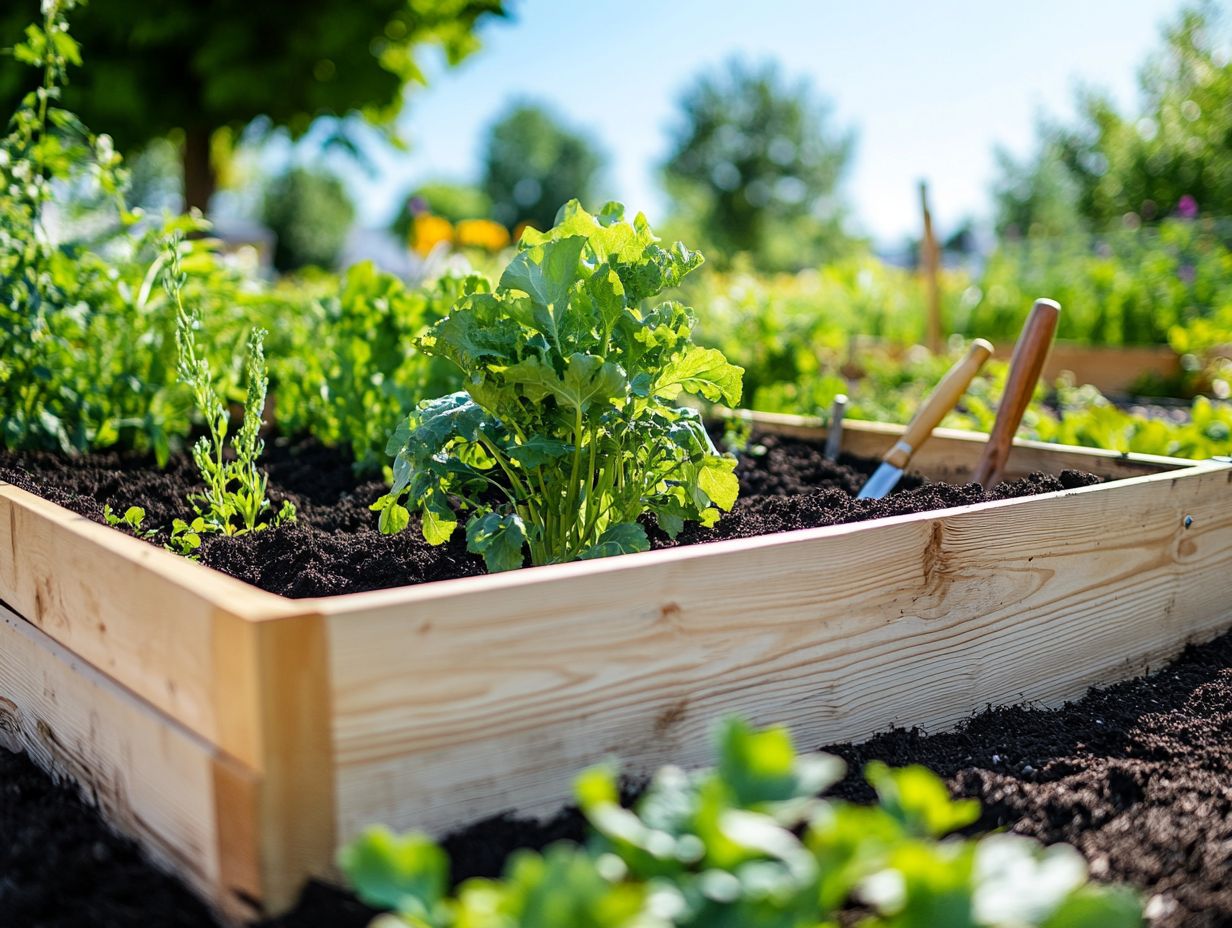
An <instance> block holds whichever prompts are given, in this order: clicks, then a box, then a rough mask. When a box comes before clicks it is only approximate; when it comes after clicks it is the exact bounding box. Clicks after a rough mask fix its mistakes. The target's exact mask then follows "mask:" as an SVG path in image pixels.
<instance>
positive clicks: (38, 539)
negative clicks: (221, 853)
mask: <svg viewBox="0 0 1232 928" xmlns="http://www.w3.org/2000/svg"><path fill="white" fill-rule="evenodd" d="M0 600H3V601H4V602H6V603H8V604H9V605H10V606H11V607H12V608H13V609H14V610H15V611H16V612H17V613H19V614H20V615H21V616H22V617H24V618H26V619H27V620H28V621H30V622H31V623H33V624H34V625H35V626H37V627H38V628H40V629H41V630H42V631H44V632H45V633H46V634H48V635H49V636H51V637H52V638H53V639H55V640H56V641H58V642H59V643H60V644H63V645H64V646H65V647H67V648H69V649H70V650H71V651H73V652H74V653H75V654H77V655H79V656H80V657H82V658H83V659H84V660H86V661H88V662H89V663H90V664H92V665H93V666H94V667H96V668H97V669H98V670H100V671H102V672H103V673H106V674H107V675H108V676H110V677H112V678H113V679H115V680H117V681H118V682H119V683H121V684H122V685H124V686H125V687H127V688H129V689H131V690H132V691H133V692H135V693H137V694H138V695H140V696H141V697H142V698H144V699H146V700H148V701H149V702H150V704H151V705H153V706H156V707H157V708H158V709H160V710H162V711H164V712H166V713H167V714H168V715H170V716H172V717H173V718H175V719H177V720H178V721H180V722H181V723H182V724H184V725H185V726H187V727H188V728H189V729H191V730H193V731H195V732H197V733H198V734H200V735H202V736H203V737H205V738H206V739H208V740H209V741H211V742H212V743H214V744H217V745H219V746H220V747H222V748H223V749H224V750H227V751H228V752H229V753H231V754H232V755H233V756H235V757H237V758H238V759H240V760H241V761H243V762H245V763H247V764H249V765H252V766H257V765H258V764H259V758H258V757H257V755H256V754H255V753H254V749H253V742H252V741H251V740H249V741H248V742H247V743H244V742H239V741H233V740H231V739H230V738H229V737H228V733H227V732H224V731H222V730H221V728H220V703H221V702H223V701H225V700H227V699H230V698H232V697H233V695H234V693H235V689H236V688H237V687H240V686H242V685H244V684H242V683H241V682H240V681H237V680H236V679H235V677H234V675H233V674H230V673H223V672H222V670H223V669H224V668H221V667H219V665H218V664H217V662H216V660H215V657H216V656H218V654H219V653H220V649H219V647H218V645H217V640H216V639H218V638H219V637H226V634H227V628H226V626H228V625H229V624H230V625H234V623H235V622H237V621H242V622H254V621H263V620H266V619H269V618H273V617H278V616H284V615H290V614H294V613H295V612H297V611H299V610H298V609H297V608H296V607H295V606H294V604H293V603H290V602H288V601H287V600H284V599H282V598H281V597H278V596H274V595H272V594H269V593H265V592H263V591H261V590H258V589H256V588H255V587H252V586H249V585H248V584H245V583H242V582H240V581H238V580H235V579H233V578H231V577H227V576H225V575H223V574H220V573H218V572H216V571H213V570H210V569H208V568H206V567H203V566H201V565H200V564H197V563H193V562H191V561H188V560H186V559H184V558H182V557H179V556H177V555H174V554H172V553H170V552H168V551H164V550H162V549H160V548H156V547H154V546H153V545H150V544H147V543H146V542H143V541H140V540H138V539H136V538H133V537H131V536H128V535H125V534H123V533H121V532H117V531H115V530H114V529H111V528H109V527H107V526H105V525H99V524H97V523H94V522H91V521H89V520H88V519H85V518H82V517H80V516H77V515H74V514H73V513H71V512H69V511H68V510H66V509H63V508H61V507H59V506H56V505H54V504H53V503H50V502H48V501H46V500H44V499H41V498H39V497H37V496H35V495H33V494H31V493H27V492H25V491H24V490H20V489H18V488H17V487H13V486H11V485H8V484H0ZM227 647H228V648H231V649H233V648H234V644H228V646H227ZM223 653H226V655H227V656H228V657H230V656H231V654H230V652H229V651H226V649H223ZM248 685H249V686H250V687H251V684H248Z"/></svg>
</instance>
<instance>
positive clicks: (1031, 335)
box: [972, 300, 1061, 490]
mask: <svg viewBox="0 0 1232 928" xmlns="http://www.w3.org/2000/svg"><path fill="white" fill-rule="evenodd" d="M1060 315H1061V307H1060V306H1059V305H1058V304H1057V303H1055V302H1053V301H1052V300H1036V301H1035V305H1034V306H1032V307H1031V314H1030V315H1029V316H1027V321H1026V324H1025V325H1024V326H1023V327H1022V333H1021V334H1020V335H1019V336H1018V342H1017V343H1016V344H1015V345H1014V355H1013V357H1012V358H1011V359H1010V374H1009V378H1008V379H1007V380H1006V381H1005V393H1004V395H1002V397H1001V403H1000V405H998V406H997V418H996V420H995V421H994V422H993V425H992V432H991V433H990V434H989V436H988V444H987V445H985V446H984V453H983V454H982V455H981V456H980V461H979V463H978V464H977V465H976V467H975V473H974V474H973V475H972V480H974V481H975V482H976V483H978V484H979V485H980V486H982V487H983V488H984V489H985V490H989V489H992V488H993V487H994V486H996V485H997V482H998V481H999V480H1000V479H1001V474H1002V473H1003V472H1004V471H1005V463H1006V461H1007V460H1009V456H1010V448H1011V447H1013V443H1014V433H1015V432H1017V431H1018V426H1019V424H1020V423H1021V422H1022V414H1023V413H1024V412H1026V411H1027V406H1028V405H1029V404H1030V402H1031V395H1032V394H1033V393H1035V385H1036V383H1037V382H1038V381H1039V377H1040V372H1041V371H1042V370H1043V369H1044V361H1045V360H1046V359H1047V357H1048V349H1049V348H1051V347H1052V338H1053V336H1054V335H1055V334H1056V331H1057V319H1058V318H1059V317H1060Z"/></svg>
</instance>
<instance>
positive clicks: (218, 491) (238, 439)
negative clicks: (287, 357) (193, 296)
mask: <svg viewBox="0 0 1232 928" xmlns="http://www.w3.org/2000/svg"><path fill="white" fill-rule="evenodd" d="M183 247H184V245H183V242H182V241H181V240H180V239H179V238H178V237H177V238H173V239H172V240H171V241H170V243H169V244H168V246H167V252H166V259H167V261H166V267H165V270H164V273H163V287H164V288H165V289H166V291H167V297H168V299H169V300H170V301H171V303H172V304H173V305H174V306H175V311H176V331H175V337H176V346H177V348H178V352H179V363H178V365H177V368H176V371H177V374H178V376H179V379H180V382H181V383H183V384H186V385H187V386H188V387H190V388H191V390H192V393H193V399H194V401H195V402H196V406H197V409H198V410H199V411H200V412H201V415H202V416H203V417H204V419H205V425H206V429H207V430H208V435H203V436H201V437H200V438H199V439H197V442H196V444H194V445H193V448H192V456H193V462H194V463H195V464H196V465H197V470H198V471H199V472H200V474H201V479H202V481H203V482H204V483H205V491H204V492H203V493H195V494H193V495H191V496H190V497H189V502H190V503H192V506H193V509H194V511H195V512H196V518H194V519H193V521H192V522H191V523H185V522H184V521H183V520H180V519H177V520H176V521H175V524H174V526H173V528H172V544H173V545H174V546H175V547H177V548H179V549H180V550H181V551H182V552H183V553H189V552H191V551H192V550H194V549H196V548H197V547H199V546H200V544H201V535H202V534H203V533H205V532H217V533H220V534H223V535H243V534H246V533H247V532H255V531H260V530H261V529H264V528H268V527H269V526H270V525H271V524H273V525H278V524H280V523H282V522H284V521H287V520H289V519H294V518H295V507H294V506H293V505H292V504H291V503H290V501H284V502H283V504H282V508H281V509H280V510H279V511H278V514H277V515H276V516H275V517H274V518H273V520H272V522H270V521H268V520H267V521H262V516H264V515H265V513H266V512H267V511H268V510H269V509H270V502H269V500H268V499H267V498H266V495H265V491H266V485H267V483H268V477H267V476H266V475H265V474H264V473H262V472H261V470H260V469H259V468H258V467H257V460H258V458H260V456H261V452H262V451H263V450H264V448H265V442H264V441H263V440H262V439H261V436H260V430H261V426H262V424H263V423H262V421H261V414H262V412H263V410H264V408H265V396H266V392H267V390H268V389H269V378H268V377H267V376H266V370H265V349H264V340H265V331H264V330H263V329H253V330H252V331H251V332H250V333H249V336H248V347H247V354H246V356H245V359H246V360H245V373H246V380H247V384H248V393H247V396H246V398H245V400H244V417H243V421H242V423H241V425H240V430H239V432H238V434H237V435H236V436H235V440H234V441H233V442H232V446H231V447H232V451H233V452H234V454H233V456H231V457H228V456H227V455H226V454H225V451H226V447H227V432H228V430H229V424H230V422H229V420H230V417H229V415H228V412H227V407H226V405H225V404H224V403H223V401H222V399H221V398H220V397H219V395H218V393H217V391H216V390H215V388H214V382H213V379H212V378H211V375H210V362H209V361H208V360H207V359H205V358H204V357H203V356H201V354H200V353H199V352H198V350H197V336H196V331H197V329H199V328H200V326H201V319H200V315H199V313H198V312H197V310H196V309H195V307H194V308H193V309H189V306H188V304H186V303H185V301H184V284H185V275H184V272H183V269H182V268H181V265H180V251H181V248H183Z"/></svg>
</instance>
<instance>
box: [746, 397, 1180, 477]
mask: <svg viewBox="0 0 1232 928" xmlns="http://www.w3.org/2000/svg"><path fill="white" fill-rule="evenodd" d="M725 414H727V415H732V416H736V417H738V418H741V419H746V420H748V421H750V422H752V423H753V424H754V426H755V427H757V428H759V429H761V430H763V431H767V432H773V433H776V434H779V435H791V436H794V437H796V438H804V439H807V440H809V441H818V442H821V441H825V438H826V430H825V428H824V427H823V425H822V423H821V420H820V419H817V418H812V417H807V416H789V415H782V414H777V413H764V412H748V411H745V410H738V411H734V412H733V411H727V412H726V413H725ZM902 432H903V427H902V426H901V425H891V424H889V423H883V422H866V421H863V420H859V419H844V420H843V450H844V451H846V452H847V453H849V454H854V455H857V456H860V457H868V458H880V457H881V456H882V455H883V454H884V453H885V451H886V449H887V448H888V447H890V446H891V445H893V444H894V441H895V440H896V439H897V438H898V437H899V436H900V435H901V434H902ZM987 438H988V436H987V434H985V433H983V432H968V431H963V430H960V429H946V428H939V429H935V430H934V431H933V434H932V437H931V438H930V439H929V440H928V441H927V442H925V443H924V445H923V447H921V448H920V449H919V450H918V451H917V452H916V453H915V455H914V456H913V457H912V459H911V467H910V469H911V470H913V471H916V472H918V473H921V474H924V475H925V476H926V477H928V478H929V479H931V480H941V481H945V482H947V483H955V482H957V483H963V482H966V481H967V480H969V479H970V477H971V472H972V470H973V469H974V467H975V463H976V461H977V460H978V459H979V455H980V452H981V451H982V450H983V445H984V442H985V440H986V439H987ZM1193 464H1194V462H1193V461H1192V460H1188V459H1185V458H1170V457H1164V456H1162V455H1155V454H1137V453H1130V452H1121V451H1108V450H1106V449H1103V448H1086V447H1080V446H1077V445H1059V444H1053V443H1051V442H1042V441H1027V440H1025V439H1016V440H1015V441H1014V450H1013V452H1012V453H1011V455H1010V461H1009V466H1008V467H1007V469H1006V477H1007V479H1013V478H1015V477H1022V476H1025V475H1026V474H1029V473H1032V472H1035V471H1042V472H1044V473H1058V472H1059V471H1061V470H1063V469H1065V468H1072V469H1074V470H1082V471H1087V472H1089V473H1094V474H1100V475H1101V476H1106V477H1110V478H1115V479H1122V478H1125V477H1141V476H1145V475H1147V474H1154V473H1158V472H1159V471H1161V470H1179V469H1183V468H1187V467H1192V466H1193Z"/></svg>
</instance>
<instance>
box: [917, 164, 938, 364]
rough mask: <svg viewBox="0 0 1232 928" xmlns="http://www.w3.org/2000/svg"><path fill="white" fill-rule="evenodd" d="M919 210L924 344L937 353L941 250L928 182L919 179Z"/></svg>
mask: <svg viewBox="0 0 1232 928" xmlns="http://www.w3.org/2000/svg"><path fill="white" fill-rule="evenodd" d="M920 210H921V211H922V212H923V214H924V238H923V240H922V241H921V242H920V261H919V266H920V271H921V273H922V274H923V275H924V292H925V294H926V297H927V299H928V320H927V331H926V336H925V344H926V345H927V346H928V350H929V351H931V352H933V353H934V354H937V353H938V352H940V351H941V330H942V326H941V283H940V280H939V277H940V265H941V252H940V249H939V248H938V247H937V237H936V235H935V234H934V232H933V214H932V212H931V211H930V210H929V208H928V184H927V182H925V181H920Z"/></svg>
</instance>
